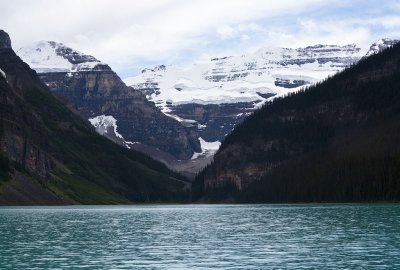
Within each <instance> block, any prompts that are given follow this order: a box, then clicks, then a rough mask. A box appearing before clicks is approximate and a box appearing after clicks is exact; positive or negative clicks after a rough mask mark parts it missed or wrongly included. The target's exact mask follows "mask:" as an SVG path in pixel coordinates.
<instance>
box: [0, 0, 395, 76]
mask: <svg viewBox="0 0 400 270" xmlns="http://www.w3.org/2000/svg"><path fill="white" fill-rule="evenodd" d="M372 2H375V1H371V3H369V4H368V5H367V4H366V3H365V2H364V1H361V0H354V1H345V0H302V1H292V0H280V1H265V0H252V1H248V0H237V1H231V0H218V1H214V0H191V1H186V0H154V1H132V0H114V1H109V0H57V1H54V0H35V1H28V0H13V1H9V0H0V6H1V9H0V25H1V27H2V28H4V30H6V31H8V32H9V34H10V35H11V37H12V40H13V46H14V48H15V49H17V48H19V47H21V46H24V45H27V44H29V43H32V42H34V41H37V40H55V41H58V42H63V43H65V44H67V45H69V46H71V47H74V48H76V49H78V50H81V51H83V52H85V53H88V54H91V55H93V56H95V57H96V58H98V59H100V60H102V61H104V62H107V63H109V64H110V65H111V67H112V68H114V69H115V70H116V71H117V72H118V73H119V74H120V75H121V76H122V77H124V76H128V75H131V74H133V73H135V72H137V71H138V70H141V69H142V68H144V67H146V66H148V65H154V64H162V63H166V64H171V63H178V64H181V63H190V62H191V61H194V60H195V59H199V58H201V55H203V56H204V55H210V56H213V57H214V56H217V57H218V56H223V55H232V54H241V53H243V52H245V51H251V50H255V49H257V48H260V47H262V46H270V45H275V46H287V47H293V46H303V45H310V44H315V43H338V42H339V43H344V42H350V43H352V42H364V43H367V42H369V41H370V39H372V38H374V37H376V36H379V35H383V34H386V33H396V32H397V30H396V28H398V27H399V20H400V16H399V15H398V9H396V8H397V7H398V5H397V4H396V0H393V1H391V0H382V1H376V3H372ZM378 2H379V3H378ZM360 5H363V9H360V8H359V7H360ZM364 6H365V7H364ZM368 12H373V16H372V15H371V14H372V13H371V14H370V13H368ZM380 19H382V20H381V21H380ZM363 22H365V23H363Z"/></svg>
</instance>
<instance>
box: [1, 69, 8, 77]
mask: <svg viewBox="0 0 400 270" xmlns="http://www.w3.org/2000/svg"><path fill="white" fill-rule="evenodd" d="M0 75H1V76H3V78H4V79H7V77H6V73H5V72H4V71H3V70H2V69H1V68H0Z"/></svg>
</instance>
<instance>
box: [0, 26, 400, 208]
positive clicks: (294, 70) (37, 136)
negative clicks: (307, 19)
mask: <svg viewBox="0 0 400 270" xmlns="http://www.w3.org/2000/svg"><path fill="white" fill-rule="evenodd" d="M397 42H398V41H397V40H392V39H381V40H379V41H377V42H375V43H374V44H372V45H371V46H370V47H368V48H361V47H359V46H358V45H356V44H349V45H345V46H338V45H310V46H308V47H304V48H279V47H276V48H261V49H259V50H258V51H256V52H254V53H249V54H244V55H240V56H226V57H222V58H213V59H210V60H209V61H207V62H202V63H193V64H192V65H189V66H186V67H179V66H165V65H160V66H157V67H155V68H146V69H143V71H142V72H141V73H140V74H138V75H135V76H133V77H129V78H124V79H123V80H122V79H121V78H120V77H119V76H118V75H117V74H116V73H115V72H114V71H113V70H112V68H111V67H110V66H108V65H107V64H106V63H103V62H101V61H100V60H98V59H96V58H95V57H94V56H90V55H86V54H84V53H81V52H79V51H77V50H75V49H73V48H70V47H68V46H66V45H64V44H62V43H58V42H56V41H39V42H36V43H34V44H32V45H31V46H27V47H23V48H20V49H18V50H16V52H14V50H13V49H12V46H11V40H10V38H9V36H8V34H7V33H5V32H4V31H1V32H0V53H1V58H0V71H1V74H0V83H1V84H0V86H1V100H0V101H1V119H0V120H1V127H2V129H1V133H0V135H1V170H0V172H1V177H2V178H1V179H2V180H1V181H0V204H27V205H30V204H71V203H83V204H113V203H133V202H168V201H173V202H187V201H202V202H303V201H307V202H308V201H310V202H313V201H375V200H381V201H393V200H399V198H400V188H399V187H400V184H399V183H400V182H399V179H400V175H399V174H398V172H399V169H398V168H400V167H399V164H398V162H399V160H400V159H399V153H400V152H399V151H398V149H397V147H395V145H396V143H395V142H396V140H397V139H398V138H397V134H400V133H399V132H398V130H397V128H398V127H397V122H398V121H397V120H396V119H397V118H398V117H399V115H398V113H399V111H398V108H397V107H398V104H397V100H398V94H399V91H400V87H399V85H398V80H397V79H396V78H398V77H399V76H398V75H399V63H400V62H399V45H396V44H397ZM193 179H194V180H193ZM193 181H194V182H193Z"/></svg>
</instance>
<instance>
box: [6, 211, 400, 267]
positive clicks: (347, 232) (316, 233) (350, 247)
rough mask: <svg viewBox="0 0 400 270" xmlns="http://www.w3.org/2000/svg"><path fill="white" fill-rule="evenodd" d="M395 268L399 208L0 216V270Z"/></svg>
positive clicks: (398, 263) (399, 258) (399, 253)
mask: <svg viewBox="0 0 400 270" xmlns="http://www.w3.org/2000/svg"><path fill="white" fill-rule="evenodd" d="M80 268H82V269H400V205H398V204H397V205H396V204H365V205H360V204H326V205H318V204H315V205H313V204H305V205H162V206H70V207H0V269H80Z"/></svg>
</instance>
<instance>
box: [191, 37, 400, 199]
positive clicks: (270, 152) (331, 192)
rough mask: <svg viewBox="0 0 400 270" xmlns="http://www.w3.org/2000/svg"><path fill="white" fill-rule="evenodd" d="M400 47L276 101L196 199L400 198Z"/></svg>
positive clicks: (198, 186)
mask: <svg viewBox="0 0 400 270" xmlns="http://www.w3.org/2000/svg"><path fill="white" fill-rule="evenodd" d="M399 141H400V45H395V46H394V47H392V48H390V49H387V50H385V51H383V52H382V53H379V54H375V55H372V56H370V57H368V58H365V59H363V60H361V61H360V62H359V63H358V64H357V65H354V66H352V67H350V68H348V69H346V70H345V71H343V72H341V73H339V74H337V75H335V76H333V77H331V78H329V79H327V80H326V81H324V82H322V83H319V84H317V85H315V86H312V87H309V88H306V89H304V90H301V91H299V92H298V93H295V94H291V95H289V96H287V97H285V98H278V99H275V100H274V101H273V102H271V103H269V104H266V105H265V106H264V107H263V108H262V109H260V110H258V111H256V112H255V113H254V114H253V115H252V116H250V117H249V118H248V119H247V120H246V121H244V122H243V123H242V124H241V125H240V126H239V127H237V128H236V129H235V130H234V131H233V132H232V133H231V134H230V135H229V136H227V137H226V139H225V140H224V142H223V143H222V145H221V148H220V150H219V151H218V153H217V154H216V156H215V159H214V162H213V163H212V164H211V165H210V166H208V167H207V168H206V169H205V170H203V171H202V172H201V173H200V174H199V175H198V177H197V178H196V183H195V185H194V188H193V199H194V200H198V199H202V200H206V201H223V200H228V201H237V202H322V201H335V202H347V201H394V200H399V199H400V146H399V144H398V142H399Z"/></svg>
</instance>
